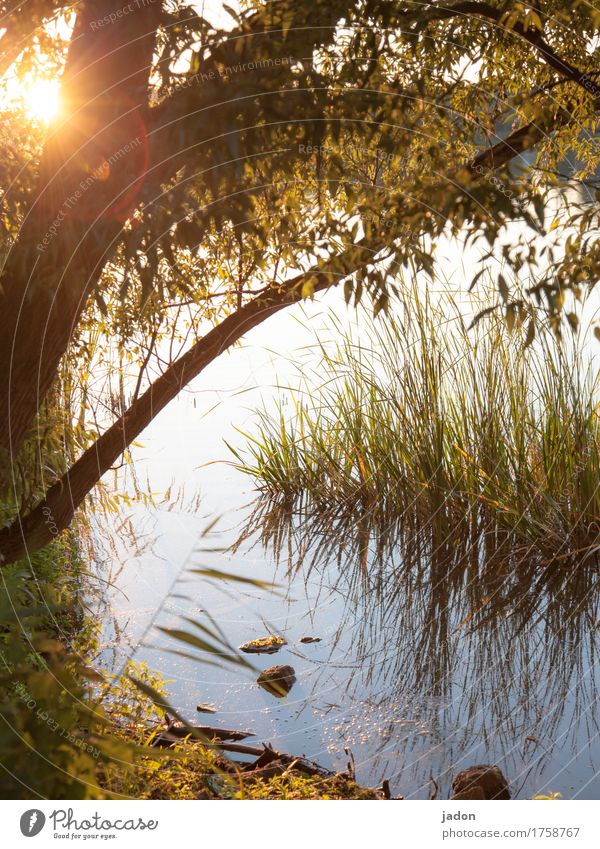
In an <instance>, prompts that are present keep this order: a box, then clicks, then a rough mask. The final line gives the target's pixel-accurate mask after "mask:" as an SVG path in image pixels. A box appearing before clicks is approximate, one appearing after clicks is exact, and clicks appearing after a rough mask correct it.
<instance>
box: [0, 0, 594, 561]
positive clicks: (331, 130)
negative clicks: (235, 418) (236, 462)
mask: <svg viewBox="0 0 600 849" xmlns="http://www.w3.org/2000/svg"><path fill="white" fill-rule="evenodd" d="M0 11H1V12H2V14H3V24H2V25H3V26H4V27H5V29H4V33H3V35H2V37H1V38H0V53H1V54H2V57H3V63H4V64H3V65H0V68H1V67H4V68H8V71H9V73H15V74H17V75H21V76H22V75H24V74H26V73H28V72H29V71H30V69H31V66H32V65H36V64H37V66H39V68H41V69H42V71H43V70H44V69H45V72H46V73H47V72H48V68H50V69H61V73H62V92H63V95H62V96H63V111H62V115H61V118H60V119H59V120H58V121H57V122H56V123H55V124H54V125H53V126H52V127H51V128H50V130H49V132H48V135H47V138H46V139H45V141H44V143H43V146H41V145H40V151H39V159H38V160H37V161H36V160H35V157H34V161H33V162H21V163H15V162H13V163H12V164H11V163H9V165H8V166H5V173H4V174H3V175H2V180H3V185H4V195H3V221H4V224H3V226H4V230H5V233H4V245H5V252H6V259H5V262H4V267H3V272H2V277H1V278H0V284H1V286H2V290H1V292H0V298H1V307H0V323H1V333H0V358H1V368H0V422H1V425H0V450H3V454H2V462H3V466H4V482H5V490H6V492H7V493H8V495H7V496H6V498H7V499H8V501H9V502H10V504H11V505H12V509H11V510H9V511H8V514H7V518H6V526H5V527H4V528H3V529H2V530H0V557H1V558H2V560H3V561H4V562H5V563H6V562H10V561H12V560H14V559H16V558H18V557H20V556H23V555H24V554H25V553H27V552H28V551H29V552H31V551H34V550H36V549H37V548H40V547H41V546H43V545H45V544H46V543H47V542H49V541H50V539H51V538H52V536H53V535H54V534H55V533H56V531H60V530H62V529H63V528H65V527H67V526H68V524H69V523H70V521H71V520H72V518H73V515H74V511H75V510H76V508H77V506H78V505H79V504H80V503H81V502H82V500H83V499H84V498H85V496H86V495H87V494H88V493H89V492H90V491H91V489H92V488H93V486H94V485H95V484H96V483H97V481H98V480H99V479H100V477H101V476H102V474H103V473H104V472H105V471H107V470H108V469H109V468H110V467H111V465H112V464H113V463H114V462H115V461H116V460H117V459H118V457H119V455H120V454H121V453H122V452H123V451H124V450H125V449H126V448H127V446H128V445H130V444H131V442H132V440H134V439H135V438H136V436H137V435H138V434H139V433H140V432H141V430H142V429H143V428H144V427H145V426H146V425H147V424H148V423H149V422H150V421H151V419H152V418H153V416H154V415H156V414H157V412H159V410H160V409H162V408H163V407H164V406H165V404H167V403H168V402H169V401H170V400H171V399H172V398H173V397H174V396H175V395H176V394H177V392H179V391H180V389H181V388H182V387H183V386H185V385H186V384H187V383H188V382H189V381H190V380H191V379H192V378H193V377H195V376H196V375H197V374H199V373H200V372H201V371H202V369H203V368H204V367H205V366H206V365H207V364H208V363H209V362H211V361H212V360H213V359H214V358H215V357H217V356H219V354H220V353H221V352H222V351H223V350H225V349H226V348H227V347H229V346H231V345H233V344H235V342H236V341H237V340H239V339H240V338H241V336H242V335H243V334H244V333H245V332H247V330H248V329H249V328H251V327H253V326H255V325H256V324H258V323H260V322H262V321H264V320H266V319H267V318H268V317H269V316H271V315H273V314H274V313H276V312H278V311H280V310H281V309H283V308H285V307H286V306H287V305H289V304H291V303H294V302H296V301H298V300H300V299H302V298H305V297H313V296H314V295H315V293H317V292H319V291H322V290H324V289H327V288H328V287H330V286H333V285H337V284H339V283H343V285H344V291H345V295H346V299H347V300H348V301H350V300H351V299H354V300H356V301H358V300H360V299H361V297H362V296H363V292H366V293H368V294H369V295H370V296H371V297H372V298H373V302H374V308H375V310H376V311H379V310H381V309H386V308H387V305H388V303H389V298H390V294H391V293H392V292H393V288H394V279H395V277H396V276H397V275H398V274H399V273H403V270H405V271H406V270H410V272H411V273H425V274H429V275H430V276H433V275H434V274H435V244H436V240H438V239H439V238H440V237H441V236H442V235H444V234H451V235H453V236H454V237H456V238H460V239H461V240H464V243H465V244H472V243H473V244H477V245H480V244H482V243H483V244H484V245H485V246H486V250H485V251H482V252H481V253H482V260H483V262H484V267H488V268H489V267H491V266H490V260H491V259H492V257H496V258H500V259H501V261H502V270H501V271H496V272H495V273H496V275H497V284H498V292H499V305H500V308H501V309H502V310H503V311H504V314H505V316H506V320H507V322H508V323H509V326H511V327H516V328H521V327H523V326H525V328H526V330H525V333H526V338H527V341H531V338H532V336H533V332H534V329H535V325H534V318H533V317H534V316H535V309H534V308H535V307H538V308H539V307H543V308H544V309H545V310H546V311H547V312H548V313H549V315H550V318H551V321H552V324H553V327H554V329H555V330H556V331H557V332H559V331H560V324H561V317H562V315H563V313H564V312H566V313H567V315H568V319H569V321H570V323H571V324H572V325H574V324H575V323H576V321H577V314H576V310H575V309H574V307H573V305H572V303H571V301H574V300H575V299H577V298H580V297H581V296H582V294H583V292H584V290H585V289H586V287H587V286H588V285H593V283H594V282H595V276H596V272H597V268H598V263H599V255H598V247H597V245H596V240H595V233H596V230H597V223H598V222H597V213H596V206H595V204H594V203H589V202H585V203H584V202H582V203H579V204H577V203H576V204H573V203H572V202H571V204H570V205H569V207H568V209H567V210H566V211H565V213H564V214H563V215H562V216H561V217H556V218H554V220H553V221H552V222H551V223H548V224H547V222H546V212H545V203H544V199H545V196H546V193H547V192H548V191H549V190H550V189H554V190H555V189H556V188H557V187H558V188H562V187H565V188H566V187H569V186H574V185H576V186H580V187H582V186H583V187H586V188H589V187H591V188H595V181H594V175H595V173H596V171H597V169H598V166H599V165H600V161H599V152H598V145H597V144H596V140H595V133H596V125H597V118H598V104H599V103H600V101H599V96H600V71H595V70H594V67H595V64H597V54H598V51H599V50H600V46H598V45H597V43H596V34H597V28H598V23H599V19H600V13H598V12H597V11H595V10H594V9H593V8H591V7H590V6H589V5H588V4H585V3H583V2H582V3H578V2H575V3H570V4H569V5H568V8H567V6H566V4H562V3H560V2H545V3H543V4H542V3H538V4H529V5H527V4H522V3H517V2H509V3H506V2H491V3H478V2H454V3H453V2H451V0H449V2H448V3H447V4H446V5H443V6H441V5H437V4H430V5H428V6H424V5H423V4H422V3H413V2H376V0H357V2H355V3H352V2H348V0H344V2H340V0H312V2H311V3H305V2H300V0H277V1H276V2H268V3H266V2H259V0H256V2H253V3H251V4H249V5H248V8H247V9H246V10H245V11H243V12H242V13H240V14H239V15H238V14H236V13H234V12H231V11H229V12H228V14H229V15H230V16H231V18H232V24H231V27H230V28H226V27H223V26H222V27H221V28H218V27H216V26H214V25H213V24H211V23H210V22H209V21H208V20H206V19H205V18H204V17H203V16H202V15H200V14H199V13H198V12H197V10H195V9H194V8H193V7H191V6H187V5H185V4H184V3H181V2H179V1H178V0H172V2H165V3H161V2H159V0H154V2H153V0H133V2H131V3H127V4H123V3H122V0H89V2H87V3H86V4H85V5H84V6H83V7H82V8H81V10H80V11H78V13H77V16H76V19H75V21H74V25H73V29H72V32H71V35H70V37H69V38H68V43H66V44H63V41H62V38H61V36H60V35H59V34H57V31H56V29H55V30H53V29H52V27H51V26H50V21H51V19H52V18H53V16H56V15H58V16H61V15H64V16H66V17H65V18H64V21H66V23H65V25H64V27H63V30H64V28H65V27H66V25H67V24H68V22H69V17H68V6H67V4H66V3H60V2H53V1H52V0H47V2H44V0H35V2H31V3H30V4H25V3H20V4H17V5H16V6H9V4H0ZM59 30H60V28H59ZM64 53H66V56H65V57H63V54H64ZM44 63H45V64H44ZM595 80H598V84H597V83H596V82H595ZM3 144H4V146H6V147H7V148H8V149H9V150H10V151H12V152H13V154H14V150H15V145H14V143H12V142H11V140H10V139H9V140H6V139H5V141H4V143H3ZM13 158H14V156H13ZM567 163H568V171H566V170H565V169H566V167H567ZM514 221H520V222H522V223H523V231H522V234H521V236H520V237H519V238H517V239H513V240H510V241H508V242H507V241H506V225H507V224H509V223H510V222H514ZM534 236H538V237H541V240H540V241H538V242H536V241H534V239H533V237H534ZM496 266H497V263H496V264H494V265H493V267H494V268H496ZM525 274H530V275H535V277H534V279H533V282H532V283H530V284H528V285H521V284H522V283H523V279H524V276H525ZM507 278H508V279H507ZM476 282H477V281H476V279H474V280H473V284H475V283H476ZM573 296H574V297H573ZM493 307H494V305H493V304H492V305H490V309H491V308H493ZM182 316H183V318H182ZM182 321H183V324H184V330H182ZM207 322H211V323H212V325H213V327H212V329H210V330H208V331H207V330H206V324H207ZM166 334H171V337H172V338H177V339H178V340H179V341H180V342H181V343H182V346H183V347H182V351H181V353H180V355H179V356H171V355H169V356H168V358H167V360H168V361H167V362H166V363H165V362H164V357H162V355H161V353H160V350H161V342H163V341H164V339H165V335H166ZM92 339H94V340H96V345H93V344H92V343H91V341H90V340H92ZM99 339H100V340H101V341H100V342H98V340H99ZM111 339H118V344H119V351H120V357H121V359H122V361H126V360H130V361H131V362H132V363H133V364H135V365H136V368H137V377H136V378H135V379H134V380H133V382H132V385H131V387H130V388H123V391H122V392H121V398H120V403H119V405H117V408H116V410H115V413H116V414H115V416H114V420H113V421H112V422H108V423H107V424H106V426H105V427H94V428H89V427H87V428H85V427H84V428H82V430H81V438H80V439H79V440H75V442H74V443H73V444H71V445H70V446H69V450H68V451H67V450H64V449H65V446H64V444H63V443H64V440H63V442H62V443H61V441H60V440H59V441H58V443H57V441H56V438H55V439H54V442H53V443H52V442H51V441H49V440H48V438H47V435H48V432H50V431H51V430H52V429H51V428H47V427H46V426H45V423H47V420H48V414H49V411H51V408H52V404H51V399H52V398H53V397H55V395H53V393H56V392H57V391H60V389H61V387H63V388H64V382H61V369H63V368H65V367H67V370H71V369H72V368H75V371H79V372H82V371H85V370H86V369H87V371H88V372H89V370H90V369H93V368H94V367H95V366H96V365H97V363H95V361H94V354H93V351H95V352H96V354H97V351H98V350H99V348H98V345H99V346H100V348H103V350H104V351H105V352H106V350H107V345H108V341H107V340H111ZM104 355H106V354H104ZM153 369H154V371H153ZM49 399H50V400H49ZM80 402H81V407H82V409H83V417H85V415H86V403H87V395H86V391H85V390H82V392H81V398H80ZM57 445H58V447H57ZM61 451H62V456H61V457H57V453H58V455H60V454H61ZM52 452H54V454H53V455H52V456H53V457H54V459H55V460H56V462H55V463H54V464H52V463H50V464H49V463H48V462H47V460H46V459H44V458H47V455H48V454H49V453H50V454H52ZM24 453H25V454H27V455H28V456H32V455H33V456H37V457H38V458H41V459H39V460H38V463H37V465H38V472H37V474H36V475H35V485H34V484H32V482H31V481H29V482H26V483H23V482H22V480H21V478H22V477H23V476H22V475H21V476H19V475H18V474H17V472H18V468H19V462H20V461H19V458H20V457H22V456H23V454H24ZM48 465H50V466H51V467H52V468H53V471H52V473H51V474H50V476H48V474H47V472H46V471H45V469H47V467H48Z"/></svg>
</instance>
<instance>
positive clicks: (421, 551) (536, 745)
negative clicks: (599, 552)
mask: <svg viewBox="0 0 600 849" xmlns="http://www.w3.org/2000/svg"><path fill="white" fill-rule="evenodd" d="M443 524H444V527H447V524H446V523H445V522H444V523H443ZM441 526H442V525H441V524H440V527H441ZM257 528H259V529H260V531H259V540H260V544H262V545H263V546H264V547H265V548H268V549H270V550H271V551H272V552H273V553H274V556H275V559H276V562H277V563H278V568H279V569H285V570H286V572H287V574H288V576H289V577H293V576H296V577H297V575H298V573H299V572H301V574H302V575H303V577H304V579H305V581H308V580H309V579H310V580H311V584H313V585H314V583H315V580H316V581H317V583H318V585H320V587H321V588H322V591H323V595H325V593H330V592H332V591H333V592H335V593H337V594H339V595H341V596H342V597H343V599H344V616H343V620H342V621H340V622H339V623H338V626H337V628H336V629H335V630H333V631H332V633H331V634H329V635H328V640H327V643H328V645H329V647H330V654H329V659H328V660H327V661H326V662H325V663H323V664H322V665H320V666H319V668H318V670H317V671H316V673H315V675H314V678H313V684H312V692H311V698H312V700H313V703H314V706H315V709H321V710H323V711H324V712H327V711H330V710H334V709H335V708H336V707H337V706H336V705H330V704H329V703H328V702H327V698H326V694H327V691H328V689H329V685H328V681H329V679H330V675H331V670H332V669H333V668H339V667H340V666H343V667H344V670H345V672H346V673H347V680H346V685H345V697H346V699H347V700H349V701H351V702H353V703H354V704H355V712H356V725H357V727H360V729H361V731H360V733H358V734H356V735H355V736H354V737H353V736H352V735H353V731H352V727H353V726H352V722H351V718H349V717H348V712H347V710H346V712H345V714H344V718H345V720H346V724H345V727H344V729H343V731H344V735H345V739H346V740H347V742H348V743H349V744H350V745H351V746H352V745H356V746H359V747H360V744H361V740H363V741H364V740H365V736H366V737H368V738H369V753H370V757H372V758H373V757H375V758H377V759H378V764H377V766H378V772H379V773H380V774H385V775H386V776H387V777H388V778H390V779H391V780H392V782H393V784H395V786H396V788H399V789H400V792H403V793H404V794H405V795H406V796H410V795H416V796H418V795H421V796H422V795H426V794H427V792H428V790H427V788H428V785H429V781H430V777H431V776H432V775H433V777H434V778H435V779H436V780H437V781H438V782H439V783H440V785H441V786H442V792H444V793H446V792H447V791H448V788H449V785H450V780H451V776H452V774H453V773H455V772H456V771H458V770H459V769H461V768H464V767H466V766H468V765H471V764H473V763H476V762H481V761H483V762H495V763H498V764H499V765H500V766H501V768H502V769H503V770H504V772H505V773H506V775H507V776H508V777H509V779H510V781H511V784H512V789H513V794H515V795H517V796H519V795H520V796H521V797H522V796H524V795H527V796H528V795H533V794H535V793H538V792H545V791H547V790H552V789H556V788H557V787H558V786H561V787H563V788H564V787H567V788H568V790H567V792H568V794H569V795H570V796H571V797H576V796H577V795H582V796H586V795H589V794H590V793H595V794H596V795H595V797H596V798H597V793H598V789H600V788H598V787H596V788H594V787H593V786H592V783H590V782H593V781H594V773H595V772H596V769H594V768H593V763H594V759H595V760H596V761H598V760H600V757H599V753H598V746H597V742H598V734H599V728H598V716H597V711H596V710H595V708H596V663H597V660H596V652H595V642H594V638H595V634H596V632H597V628H598V621H599V620H598V601H597V599H598V595H597V586H598V559H597V556H596V554H595V553H594V552H586V553H585V555H581V554H579V555H578V554H577V553H569V554H568V555H567V553H566V552H557V553H556V556H555V557H554V558H552V560H549V559H548V557H547V551H543V550H542V547H540V549H537V550H536V549H534V547H533V546H529V547H527V548H525V547H521V548H518V547H515V546H514V545H513V544H512V542H511V539H510V535H509V534H507V533H505V532H504V533H501V532H500V531H498V529H497V528H495V527H494V526H493V525H492V524H491V523H488V524H487V525H486V524H482V522H481V521H478V522H476V523H474V525H473V532H472V533H467V534H465V528H464V523H460V525H457V530H456V534H455V536H454V537H448V535H447V534H446V533H445V534H444V536H442V535H441V533H438V531H437V529H436V522H435V519H433V520H432V521H429V522H426V523H420V522H419V520H418V519H417V518H414V519H413V520H411V521H408V522H407V521H404V520H403V521H402V522H401V523H400V522H398V521H394V522H389V523H387V524H386V523H385V521H382V517H381V515H380V514H378V515H377V521H371V519H370V516H369V514H368V513H366V512H365V513H363V514H361V515H358V516H357V515H356V514H355V513H354V512H350V513H348V512H345V511H344V508H343V507H341V508H340V510H339V511H338V512H337V514H335V515H332V513H331V512H327V511H318V510H315V509H304V510H303V509H302V505H301V508H300V510H299V511H296V512H295V513H292V512H290V511H289V510H288V509H286V508H285V506H274V505H273V503H272V502H270V501H269V500H268V499H266V498H261V499H259V501H258V502H257V506H256V508H255V510H254V512H253V514H252V516H251V519H250V521H249V522H248V524H247V527H246V529H245V531H244V533H243V534H242V536H241V537H240V540H238V543H237V547H238V548H239V546H240V545H241V544H242V543H244V544H247V543H248V541H249V539H251V538H254V539H256V537H255V534H256V529H257ZM310 592H311V594H312V596H314V592H315V591H314V587H311V590H310ZM315 603H318V593H317V598H316V600H315ZM344 646H346V647H348V646H350V647H351V648H350V652H349V653H348V651H347V648H344ZM366 692H369V693H371V694H373V693H376V694H377V695H376V696H373V695H371V696H370V697H369V698H368V699H365V693H366ZM417 729H418V730H417ZM420 734H422V735H425V734H426V735H428V740H429V741H430V745H429V746H425V747H424V746H423V745H422V742H423V741H422V740H421V741H418V737H419V735H420ZM373 737H376V739H377V745H376V747H375V749H374V740H373ZM374 751H375V753H376V754H375V755H373V752H374ZM359 757H360V755H359ZM357 759H358V758H357ZM582 761H583V762H584V763H585V764H586V765H587V766H586V770H587V771H586V770H584V774H583V775H582V774H581V770H580V769H579V767H580V765H581V762H582ZM587 767H589V769H587ZM542 773H543V775H544V779H543V780H544V782H545V783H544V784H541V783H540V782H541V780H542V779H541V778H540V776H542ZM588 773H589V774H588ZM553 778H554V782H553ZM595 780H596V781H597V779H595ZM586 784H589V786H587V787H586V786H585V785H586ZM552 785H553V786H552ZM571 788H572V789H571ZM567 792H564V791H563V795H567Z"/></svg>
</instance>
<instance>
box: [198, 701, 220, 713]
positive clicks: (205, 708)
mask: <svg viewBox="0 0 600 849" xmlns="http://www.w3.org/2000/svg"><path fill="white" fill-rule="evenodd" d="M196 710H197V711H198V713H216V712H217V709H216V707H215V706H214V705H209V704H208V702H203V703H202V704H200V705H196Z"/></svg>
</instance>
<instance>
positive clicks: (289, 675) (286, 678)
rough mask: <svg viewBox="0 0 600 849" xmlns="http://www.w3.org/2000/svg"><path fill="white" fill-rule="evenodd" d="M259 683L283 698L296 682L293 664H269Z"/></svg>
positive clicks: (259, 678)
mask: <svg viewBox="0 0 600 849" xmlns="http://www.w3.org/2000/svg"><path fill="white" fill-rule="evenodd" d="M256 681H257V683H258V684H259V685H260V686H261V687H263V688H264V689H265V690H268V691H269V693H272V695H274V696H277V698H279V699H281V698H283V697H284V696H287V694H288V693H289V692H290V690H291V689H292V687H293V686H294V684H295V682H296V673H295V671H294V669H293V668H292V667H291V666H269V668H268V669H264V670H263V671H262V672H261V673H260V675H259V676H258V678H257V679H256Z"/></svg>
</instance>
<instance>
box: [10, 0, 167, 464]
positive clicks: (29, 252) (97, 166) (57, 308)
mask: <svg viewBox="0 0 600 849" xmlns="http://www.w3.org/2000/svg"><path fill="white" fill-rule="evenodd" d="M122 7H123V3H122V0H88V2H86V3H85V5H84V6H83V9H82V11H80V13H79V14H78V16H77V21H76V24H75V31H74V33H73V38H72V41H71V46H70V50H69V54H68V58H67V62H66V67H65V72H64V76H63V86H62V97H63V104H64V115H65V117H64V118H63V119H61V123H60V124H59V125H57V126H56V127H55V128H54V130H53V132H52V135H51V137H50V138H49V139H48V141H47V143H46V145H45V148H44V151H43V154H42V160H41V164H40V173H39V179H38V187H37V190H36V192H35V200H34V202H33V203H32V205H31V208H30V209H29V210H28V213H27V216H26V218H25V221H24V222H23V225H22V228H21V231H20V234H19V238H18V241H17V243H16V244H15V245H14V247H13V249H12V250H11V252H10V255H9V258H8V261H7V264H6V266H5V270H4V273H3V275H2V277H1V278H0V448H4V449H6V450H8V451H9V452H10V453H11V455H12V456H14V455H15V454H16V453H17V452H18V450H19V448H20V446H21V445H22V443H23V440H24V438H25V437H26V436H27V433H28V431H29V430H30V428H31V426H32V423H33V421H34V419H35V415H36V413H37V410H38V408H39V405H40V403H41V401H42V400H43V398H44V396H45V395H46V393H47V391H48V389H49V387H50V385H51V383H52V381H53V379H54V377H55V376H56V373H57V368H58V364H59V362H60V359H61V357H62V356H63V355H64V353H65V351H66V350H67V347H68V344H69V338H70V336H71V334H72V332H73V329H74V327H75V326H76V324H77V321H78V319H79V317H80V316H81V313H82V311H83V309H84V307H85V305H86V302H87V300H88V298H89V295H90V292H91V291H93V287H94V285H95V284H96V283H97V280H98V277H99V275H100V272H101V270H102V267H103V266H104V264H105V262H106V260H107V258H108V256H109V254H110V251H111V246H112V244H113V242H114V239H115V237H116V236H117V234H118V233H119V232H120V230H121V229H122V226H123V224H124V222H125V221H126V220H127V218H128V216H129V215H130V213H131V211H132V209H133V206H134V205H135V201H136V197H137V194H138V192H139V190H140V188H141V185H142V182H143V179H144V173H145V164H146V153H147V139H146V132H145V127H144V122H143V119H142V117H141V116H142V107H143V106H145V104H146V102H147V85H148V75H149V69H150V65H151V62H152V55H153V50H154V43H155V36H156V29H157V26H158V23H159V20H160V15H161V2H160V0H155V2H154V3H149V4H147V5H143V4H140V5H139V7H138V5H137V4H131V10H130V11H128V14H127V15H124V16H121V17H119V18H118V19H116V20H115V21H114V22H112V23H111V22H110V21H109V22H108V23H106V19H105V16H107V15H110V14H111V13H114V12H115V11H117V10H119V9H122ZM4 459H5V458H4Z"/></svg>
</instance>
